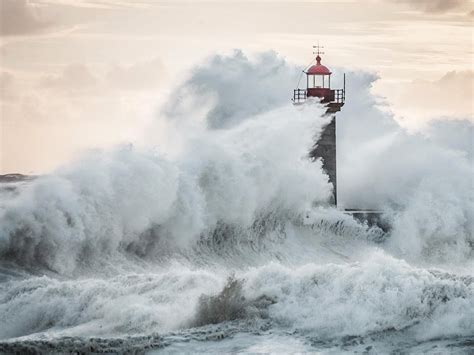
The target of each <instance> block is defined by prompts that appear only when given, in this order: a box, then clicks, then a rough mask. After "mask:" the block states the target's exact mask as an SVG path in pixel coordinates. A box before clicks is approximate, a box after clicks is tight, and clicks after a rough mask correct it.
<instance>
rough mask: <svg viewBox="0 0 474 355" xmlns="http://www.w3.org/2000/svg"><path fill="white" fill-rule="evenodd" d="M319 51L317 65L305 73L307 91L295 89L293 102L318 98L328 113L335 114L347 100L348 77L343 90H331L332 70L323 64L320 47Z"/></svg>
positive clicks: (297, 102)
mask: <svg viewBox="0 0 474 355" xmlns="http://www.w3.org/2000/svg"><path fill="white" fill-rule="evenodd" d="M315 48H316V49H317V52H316V53H315V54H317V56H316V64H314V65H312V66H310V67H309V68H308V69H307V70H305V71H303V72H304V74H306V89H300V88H298V89H295V90H294V93H293V102H294V103H295V104H299V103H303V102H305V101H306V99H307V98H308V97H318V98H319V99H320V100H321V103H322V104H325V106H326V107H327V112H328V113H335V112H338V111H340V110H341V107H342V106H343V105H344V101H345V99H346V94H345V93H346V89H345V87H346V75H345V74H344V87H343V88H342V89H331V74H332V73H331V70H329V68H328V67H326V66H325V65H323V64H321V56H320V54H324V53H323V52H321V51H320V48H322V47H319V46H315Z"/></svg>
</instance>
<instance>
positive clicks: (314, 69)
mask: <svg viewBox="0 0 474 355" xmlns="http://www.w3.org/2000/svg"><path fill="white" fill-rule="evenodd" d="M306 74H308V75H330V74H331V71H330V70H329V68H328V67H327V66H325V65H322V64H321V57H320V56H319V55H318V56H317V57H316V64H315V65H312V66H311V67H310V68H309V69H308V71H307V72H306Z"/></svg>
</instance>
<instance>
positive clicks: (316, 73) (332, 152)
mask: <svg viewBox="0 0 474 355" xmlns="http://www.w3.org/2000/svg"><path fill="white" fill-rule="evenodd" d="M313 48H314V49H315V52H314V54H316V61H315V62H314V64H313V65H310V66H309V67H308V68H307V69H305V70H304V71H303V73H304V74H305V75H306V88H305V89H300V88H297V89H295V90H294V92H293V103H294V104H303V103H304V102H305V101H306V100H307V99H308V98H310V97H314V98H317V99H319V102H320V103H321V104H322V105H323V106H324V107H325V109H326V111H325V115H327V116H329V123H328V124H327V125H326V126H325V127H324V128H323V131H322V133H321V137H320V138H319V140H318V141H317V142H315V144H314V146H313V147H312V148H311V150H310V152H309V156H310V158H311V159H312V160H313V161H314V160H316V159H321V161H322V165H323V169H324V171H325V172H326V173H327V174H328V176H329V182H330V183H331V184H332V185H333V196H332V199H331V201H330V202H331V203H332V204H334V205H335V206H337V161H336V143H337V141H336V138H337V137H336V113H337V112H339V111H340V110H341V108H342V106H344V101H345V98H346V76H345V74H344V77H343V83H344V86H343V88H342V89H332V88H331V75H332V72H331V70H330V69H329V68H328V67H327V66H325V65H323V64H321V55H322V54H324V53H323V52H321V48H322V47H320V46H319V45H318V46H313Z"/></svg>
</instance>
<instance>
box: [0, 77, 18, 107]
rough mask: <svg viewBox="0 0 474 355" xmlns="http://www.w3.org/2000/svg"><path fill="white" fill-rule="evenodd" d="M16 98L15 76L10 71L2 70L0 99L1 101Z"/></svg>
mask: <svg viewBox="0 0 474 355" xmlns="http://www.w3.org/2000/svg"><path fill="white" fill-rule="evenodd" d="M16 98H17V94H16V90H15V78H14V76H13V74H12V73H10V72H7V71H4V72H1V73H0V99H1V100H3V101H6V100H14V99H16Z"/></svg>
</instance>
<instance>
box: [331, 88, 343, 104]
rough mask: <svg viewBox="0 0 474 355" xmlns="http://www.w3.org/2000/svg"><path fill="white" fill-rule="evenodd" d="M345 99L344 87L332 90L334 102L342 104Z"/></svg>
mask: <svg viewBox="0 0 474 355" xmlns="http://www.w3.org/2000/svg"><path fill="white" fill-rule="evenodd" d="M344 101H346V91H345V90H344V89H336V90H334V102H337V103H340V104H343V103H344Z"/></svg>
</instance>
